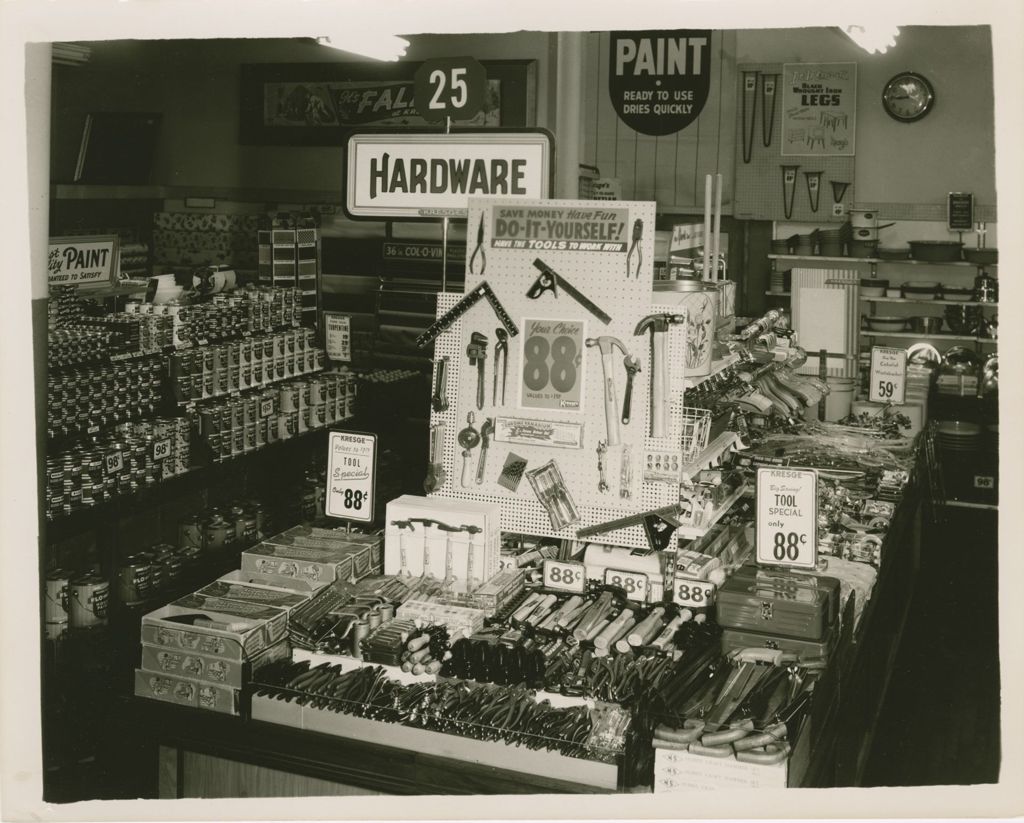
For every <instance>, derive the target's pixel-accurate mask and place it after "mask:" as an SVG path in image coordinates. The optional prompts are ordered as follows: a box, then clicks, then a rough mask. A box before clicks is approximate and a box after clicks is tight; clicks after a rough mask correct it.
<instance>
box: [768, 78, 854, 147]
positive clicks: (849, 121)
mask: <svg viewBox="0 0 1024 823" xmlns="http://www.w3.org/2000/svg"><path fill="white" fill-rule="evenodd" d="M781 105H782V154H783V155H784V156H798V157H799V156H818V157H820V156H827V155H840V156H843V155H845V156H849V157H852V156H853V155H854V135H855V133H856V126H857V64H856V63H786V64H785V65H784V66H783V67H782V98H781Z"/></svg>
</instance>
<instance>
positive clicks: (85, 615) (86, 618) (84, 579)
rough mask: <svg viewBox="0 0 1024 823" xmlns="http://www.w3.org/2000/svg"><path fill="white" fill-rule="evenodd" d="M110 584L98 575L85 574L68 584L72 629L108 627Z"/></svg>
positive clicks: (69, 613)
mask: <svg viewBox="0 0 1024 823" xmlns="http://www.w3.org/2000/svg"><path fill="white" fill-rule="evenodd" d="M109 601H110V584H109V583H107V581H106V580H104V579H103V578H102V577H100V576H99V575H98V574H84V575H82V576H81V577H77V578H75V579H74V580H72V581H71V582H70V583H69V584H68V616H69V618H70V620H69V625H70V627H71V628H72V629H94V628H98V627H100V626H106V625H107V606H108V604H109Z"/></svg>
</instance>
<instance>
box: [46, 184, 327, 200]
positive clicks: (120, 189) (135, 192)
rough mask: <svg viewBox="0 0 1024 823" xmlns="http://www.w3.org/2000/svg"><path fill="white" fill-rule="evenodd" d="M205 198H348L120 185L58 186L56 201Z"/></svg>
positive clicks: (309, 192) (319, 192)
mask: <svg viewBox="0 0 1024 823" xmlns="http://www.w3.org/2000/svg"><path fill="white" fill-rule="evenodd" d="M186 197H205V198H213V199H214V200H234V201H239V202H252V203H302V204H305V203H323V204H331V205H339V206H340V205H341V204H342V202H343V200H344V198H343V197H341V196H339V194H338V192H337V191H336V190H331V189H269V188H243V187H234V186H162V185H151V186H119V185H101V184H75V183H58V184H57V185H55V186H54V187H53V198H54V199H55V200H184V199H185V198H186Z"/></svg>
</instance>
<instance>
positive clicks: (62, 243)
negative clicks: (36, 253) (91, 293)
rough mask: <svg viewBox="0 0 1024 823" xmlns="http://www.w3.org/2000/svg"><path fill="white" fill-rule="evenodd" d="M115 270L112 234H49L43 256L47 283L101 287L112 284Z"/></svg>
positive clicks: (114, 240) (116, 241) (115, 257)
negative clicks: (80, 235) (77, 235)
mask: <svg viewBox="0 0 1024 823" xmlns="http://www.w3.org/2000/svg"><path fill="white" fill-rule="evenodd" d="M117 272H118V238H117V235H116V234H109V235H107V234H104V235H92V236H89V237H84V236H83V237H51V238H50V248H49V252H48V254H47V259H46V279H47V282H48V283H49V285H51V286H78V287H79V288H86V289H94V288H104V287H108V286H111V285H113V284H114V282H115V281H116V280H117Z"/></svg>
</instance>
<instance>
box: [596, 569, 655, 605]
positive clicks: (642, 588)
mask: <svg viewBox="0 0 1024 823" xmlns="http://www.w3.org/2000/svg"><path fill="white" fill-rule="evenodd" d="M604 584H605V585H606V586H618V587H619V588H620V589H622V590H623V591H624V592H625V593H626V599H627V600H636V601H637V602H639V603H643V602H645V601H646V600H647V592H648V585H647V575H646V574H644V573H643V572H625V571H619V570H618V569H605V570H604Z"/></svg>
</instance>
